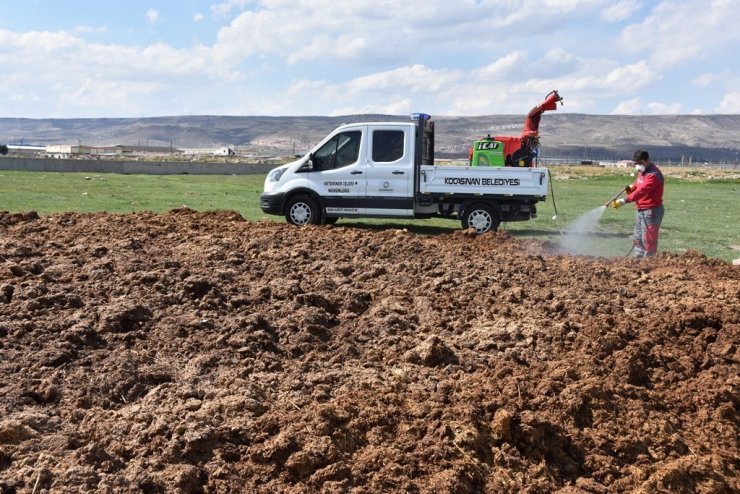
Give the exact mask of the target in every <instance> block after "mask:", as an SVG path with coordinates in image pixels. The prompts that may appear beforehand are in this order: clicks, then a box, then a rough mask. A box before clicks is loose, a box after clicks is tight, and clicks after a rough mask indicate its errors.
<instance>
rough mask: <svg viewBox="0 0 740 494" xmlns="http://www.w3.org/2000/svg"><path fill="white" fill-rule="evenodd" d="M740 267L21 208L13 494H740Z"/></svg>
mask: <svg viewBox="0 0 740 494" xmlns="http://www.w3.org/2000/svg"><path fill="white" fill-rule="evenodd" d="M739 337H740V268H738V267H735V266H731V265H729V264H727V263H725V262H722V261H718V260H712V259H707V258H704V257H703V256H702V255H701V254H699V253H697V252H688V253H686V254H681V255H676V254H661V255H660V256H659V257H658V258H655V259H652V260H634V259H626V258H621V259H613V260H608V259H603V258H579V257H573V256H567V255H562V254H559V253H558V252H557V250H556V249H555V246H553V245H548V244H540V243H536V242H533V241H527V242H524V241H520V240H516V239H513V238H511V237H510V236H509V235H507V234H506V233H502V232H499V233H495V234H486V235H482V236H480V237H475V236H473V235H471V234H470V233H469V232H464V231H459V232H456V233H453V234H446V235H441V236H437V237H420V236H417V235H415V234H412V233H409V232H406V231H400V230H385V231H371V230H365V229H360V228H346V227H342V226H341V224H340V225H338V226H333V227H332V226H327V227H308V228H304V229H297V228H293V227H290V226H288V225H286V224H282V223H252V222H246V221H243V220H242V218H241V217H240V216H239V215H238V214H236V213H231V212H211V213H198V212H194V211H192V210H188V209H181V210H174V211H171V212H170V213H167V214H163V215H155V214H150V213H136V214H128V215H106V214H89V215H80V214H58V215H51V216H47V217H43V218H39V217H38V216H37V215H36V214H35V213H26V214H13V215H11V214H1V213H0V491H2V492H4V493H13V492H18V493H20V492H24V493H27V492H37V493H40V492H55V493H57V492H62V493H66V492H110V493H113V492H146V493H152V492H163V493H164V492H166V493H170V492H180V493H197V492H205V493H215V492H255V493H278V492H279V493H302V492H326V493H342V492H352V493H381V492H391V493H395V492H410V493H415V492H418V493H450V494H453V493H454V494H460V493H475V492H496V493H497V492H529V493H540V492H541V493H549V492H559V493H586V492H588V493H607V492H644V493H653V492H678V493H682V492H687V493H688V492H700V493H725V492H726V493H730V492H738V491H740V455H739V450H738V431H739V428H738V404H739V402H740V400H739V398H738V396H739V393H738V391H739V388H738V385H739V384H740V377H739V373H738V371H739V370H740V366H739V365H738V359H739V358H740V354H739V353H738V348H737V347H738V341H739Z"/></svg>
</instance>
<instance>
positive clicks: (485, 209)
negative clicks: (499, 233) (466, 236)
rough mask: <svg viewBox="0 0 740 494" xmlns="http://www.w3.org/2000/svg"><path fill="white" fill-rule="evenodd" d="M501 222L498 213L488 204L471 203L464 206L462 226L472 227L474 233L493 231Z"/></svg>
mask: <svg viewBox="0 0 740 494" xmlns="http://www.w3.org/2000/svg"><path fill="white" fill-rule="evenodd" d="M499 224H501V220H499V218H498V215H497V214H496V212H495V211H494V210H493V208H492V207H491V206H489V205H488V204H483V203H478V204H471V205H470V206H468V207H467V208H465V212H464V213H463V217H462V227H463V228H465V229H468V228H474V229H475V233H476V235H480V234H482V233H486V232H495V231H496V230H498V226H499Z"/></svg>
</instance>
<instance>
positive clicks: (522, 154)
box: [470, 91, 563, 167]
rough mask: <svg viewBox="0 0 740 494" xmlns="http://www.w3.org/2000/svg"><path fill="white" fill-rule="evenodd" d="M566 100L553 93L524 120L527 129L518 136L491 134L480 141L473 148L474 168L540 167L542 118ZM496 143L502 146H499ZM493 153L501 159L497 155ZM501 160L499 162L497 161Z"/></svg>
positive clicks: (471, 159) (471, 162) (471, 153)
mask: <svg viewBox="0 0 740 494" xmlns="http://www.w3.org/2000/svg"><path fill="white" fill-rule="evenodd" d="M558 102H560V104H562V102H563V98H562V97H561V96H560V95H559V94H558V92H557V91H552V92H551V93H550V94H548V95H547V97H545V100H544V101H543V102H542V103H540V104H539V105H537V106H535V107H534V108H532V109H531V110H530V111H529V113H528V114H527V118H526V119H525V120H524V130H522V134H521V135H520V136H518V137H514V136H495V137H491V136H490V135H489V136H488V137H487V138H485V139H483V140H481V141H476V142H475V143H474V144H473V147H472V148H471V149H470V164H471V165H473V166H483V165H489V166H497V165H498V166H501V164H503V165H504V166H527V167H529V166H536V165H537V162H536V158H537V155H538V152H539V141H540V139H539V127H540V117H541V116H542V114H543V113H544V112H546V111H551V110H556V109H557V104H558ZM495 143H500V145H496V144H495ZM493 153H495V154H498V155H499V156H493ZM497 158H498V159H497Z"/></svg>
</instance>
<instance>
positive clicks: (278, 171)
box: [267, 168, 285, 182]
mask: <svg viewBox="0 0 740 494" xmlns="http://www.w3.org/2000/svg"><path fill="white" fill-rule="evenodd" d="M283 173H285V168H275V169H274V170H273V171H271V172H270V173H268V174H267V179H268V180H269V181H270V182H279V181H280V177H282V176H283Z"/></svg>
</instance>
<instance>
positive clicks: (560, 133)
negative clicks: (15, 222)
mask: <svg viewBox="0 0 740 494" xmlns="http://www.w3.org/2000/svg"><path fill="white" fill-rule="evenodd" d="M433 118H434V120H435V121H436V126H437V127H436V128H437V133H436V150H437V154H438V156H447V157H461V156H465V155H466V154H467V150H468V147H469V146H470V144H471V142H472V141H473V140H475V139H477V138H480V137H485V135H486V134H488V133H490V134H491V135H494V136H495V135H519V133H520V131H521V128H522V125H523V123H524V115H489V116H480V117H446V116H442V117H434V116H433ZM407 119H408V117H407V116H398V115H347V116H342V117H316V116H313V117H312V116H308V117H249V116H245V117H231V116H178V117H151V118H72V119H24V118H0V144H21V143H23V144H39V145H48V144H74V143H78V142H79V143H82V144H90V145H104V144H127V145H150V146H172V147H175V148H184V147H214V146H222V145H228V146H232V147H239V148H251V149H254V150H255V151H261V152H263V153H273V154H302V153H304V152H306V151H307V150H308V149H310V148H311V147H312V146H313V145H315V144H316V143H318V142H319V141H320V140H321V139H322V138H323V137H324V136H325V135H326V134H327V133H328V132H330V131H331V130H332V129H334V128H335V127H337V126H338V125H340V124H342V123H349V122H357V121H402V120H407ZM540 135H541V151H542V153H541V154H542V156H543V157H553V158H569V159H579V160H606V159H625V158H630V157H631V156H632V152H633V151H634V150H635V149H637V148H646V149H648V150H649V151H650V152H651V155H653V156H654V157H655V158H656V159H660V160H668V159H670V160H674V161H681V160H682V159H683V160H685V161H688V160H689V159H690V160H691V161H693V162H700V161H725V162H731V163H737V162H738V160H740V115H670V116H615V115H583V114H573V113H557V112H552V113H547V114H545V115H543V117H542V121H541V124H540Z"/></svg>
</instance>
